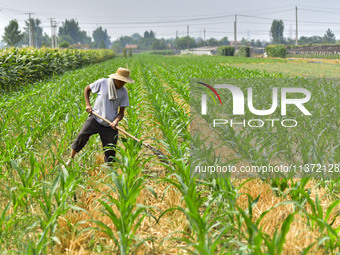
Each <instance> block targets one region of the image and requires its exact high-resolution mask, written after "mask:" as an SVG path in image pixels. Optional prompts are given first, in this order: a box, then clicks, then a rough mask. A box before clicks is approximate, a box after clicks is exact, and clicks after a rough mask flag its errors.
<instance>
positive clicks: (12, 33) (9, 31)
mask: <svg viewBox="0 0 340 255" xmlns="http://www.w3.org/2000/svg"><path fill="white" fill-rule="evenodd" d="M31 22H32V28H33V29H32V30H33V40H34V41H33V44H34V46H35V47H42V46H45V47H49V46H50V45H51V37H50V36H48V35H47V34H46V33H43V28H42V27H41V20H39V19H32V20H31ZM29 27H30V20H27V21H25V27H24V30H23V31H20V29H19V24H18V22H17V20H15V19H14V20H11V21H10V22H9V24H8V26H6V27H5V33H4V35H3V37H2V38H3V40H4V41H5V42H6V43H7V44H8V45H9V46H18V47H20V46H24V45H28V44H29V30H30V29H29ZM283 32H284V23H283V21H282V20H273V22H272V25H271V28H270V35H271V41H270V42H266V41H260V40H256V41H255V40H254V39H253V40H251V41H248V40H246V39H245V38H242V40H241V41H240V42H238V44H239V45H245V46H254V47H264V46H266V45H268V44H286V45H293V44H295V40H293V39H291V38H285V37H284V36H283ZM334 43H336V38H335V35H334V33H333V32H332V31H331V30H330V29H328V30H327V31H326V33H325V34H324V36H311V37H306V36H301V37H300V38H299V40H298V44H300V45H305V44H334ZM71 44H87V45H90V47H91V48H101V49H108V48H111V49H113V50H114V51H117V52H119V51H122V50H123V49H124V48H125V47H126V46H127V45H137V47H138V48H139V49H147V50H165V49H169V48H174V49H187V48H196V47H202V46H223V45H230V42H229V40H228V37H223V38H222V39H220V40H217V39H215V38H210V39H208V40H203V39H202V38H200V37H199V38H193V37H189V36H184V37H176V38H171V39H164V38H161V39H158V38H156V34H155V32H153V31H152V30H150V31H145V32H144V34H143V35H140V34H139V33H134V34H132V35H131V36H121V37H120V38H118V39H117V40H115V41H113V42H111V40H110V36H109V35H108V33H107V30H106V29H103V28H102V27H101V26H100V27H98V28H96V29H95V30H94V31H93V32H92V37H91V36H88V35H87V33H86V32H85V31H83V30H81V28H80V26H79V23H78V22H77V21H76V20H75V19H70V20H67V19H66V20H65V21H64V22H62V25H61V26H60V27H59V30H58V46H59V47H68V46H69V45H71Z"/></svg>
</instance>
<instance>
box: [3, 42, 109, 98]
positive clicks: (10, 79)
mask: <svg viewBox="0 0 340 255" xmlns="http://www.w3.org/2000/svg"><path fill="white" fill-rule="evenodd" d="M113 57H114V52H113V51H111V50H74V49H73V50H72V49H65V50H62V49H50V48H41V49H34V48H8V49H5V50H1V51H0V67H1V68H0V92H6V91H10V90H15V89H18V88H21V87H23V86H25V85H26V86H27V85H29V84H31V83H32V82H35V81H39V80H42V79H44V78H46V77H50V76H52V75H58V74H61V73H64V72H65V71H68V70H73V69H77V68H80V67H83V66H86V65H89V64H93V63H98V62H102V61H104V60H107V59H110V58H113Z"/></svg>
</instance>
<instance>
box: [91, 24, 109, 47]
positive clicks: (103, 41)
mask: <svg viewBox="0 0 340 255" xmlns="http://www.w3.org/2000/svg"><path fill="white" fill-rule="evenodd" d="M92 37H93V40H94V43H95V45H96V47H99V48H105V49H107V48H108V47H109V46H110V37H109V36H108V34H107V30H106V29H105V30H103V28H102V27H98V28H97V29H96V30H94V31H93V33H92Z"/></svg>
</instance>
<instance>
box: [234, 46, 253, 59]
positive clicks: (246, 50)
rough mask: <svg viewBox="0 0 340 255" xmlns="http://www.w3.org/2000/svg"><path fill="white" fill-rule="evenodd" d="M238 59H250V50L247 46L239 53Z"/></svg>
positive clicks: (241, 48)
mask: <svg viewBox="0 0 340 255" xmlns="http://www.w3.org/2000/svg"><path fill="white" fill-rule="evenodd" d="M237 56H238V57H242V58H249V57H250V48H249V47H247V46H242V47H240V49H239V50H238V52H237Z"/></svg>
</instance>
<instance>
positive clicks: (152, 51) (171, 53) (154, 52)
mask: <svg viewBox="0 0 340 255" xmlns="http://www.w3.org/2000/svg"><path fill="white" fill-rule="evenodd" d="M145 53H147V54H155V55H174V54H175V53H174V52H173V51H172V50H150V51H146V52H145Z"/></svg>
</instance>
